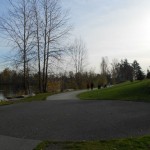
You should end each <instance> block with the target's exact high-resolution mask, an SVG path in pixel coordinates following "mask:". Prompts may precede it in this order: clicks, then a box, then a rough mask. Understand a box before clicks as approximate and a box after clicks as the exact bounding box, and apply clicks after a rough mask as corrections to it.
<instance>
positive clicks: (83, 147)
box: [35, 136, 150, 150]
mask: <svg viewBox="0 0 150 150" xmlns="http://www.w3.org/2000/svg"><path fill="white" fill-rule="evenodd" d="M52 147H55V148H57V149H62V150H149V149H150V137H149V136H145V137H140V138H130V139H119V140H109V141H93V142H92V141H91V142H90V141H84V142H43V143H41V144H40V145H38V146H37V148H35V150H46V149H47V150H50V149H51V148H52Z"/></svg>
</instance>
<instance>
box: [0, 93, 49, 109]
mask: <svg viewBox="0 0 150 150" xmlns="http://www.w3.org/2000/svg"><path fill="white" fill-rule="evenodd" d="M50 95H52V94H51V93H41V94H37V95H35V96H31V97H27V98H23V99H21V100H15V101H13V100H10V101H1V102H0V106H3V105H11V104H16V103H21V102H32V101H43V100H46V98H47V97H48V96H50Z"/></svg>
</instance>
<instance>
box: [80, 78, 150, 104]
mask: <svg viewBox="0 0 150 150" xmlns="http://www.w3.org/2000/svg"><path fill="white" fill-rule="evenodd" d="M79 98H81V99H93V100H133V101H149V102H150V80H144V81H135V82H125V83H122V84H118V85H115V86H113V87H111V88H106V89H101V90H94V91H89V92H85V93H81V94H79Z"/></svg>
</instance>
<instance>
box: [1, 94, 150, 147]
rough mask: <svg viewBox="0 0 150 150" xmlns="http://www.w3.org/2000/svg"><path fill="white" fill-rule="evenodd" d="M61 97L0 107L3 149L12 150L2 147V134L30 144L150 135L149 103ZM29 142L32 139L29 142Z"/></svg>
mask: <svg viewBox="0 0 150 150" xmlns="http://www.w3.org/2000/svg"><path fill="white" fill-rule="evenodd" d="M63 94H67V93H63ZM69 94H71V93H69ZM72 94H73V93H72ZM76 94H77V93H76ZM73 95H74V94H73ZM58 97H59V100H58V99H57V98H58ZM61 97H62V98H61V99H60V95H57V96H56V97H53V98H50V97H49V98H48V99H49V100H47V101H41V102H31V103H20V104H15V105H9V106H3V107H0V116H1V117H0V135H1V136H0V150H9V149H3V148H4V147H5V146H4V144H3V147H2V143H4V142H2V140H3V138H1V137H2V136H5V137H6V138H7V137H14V139H15V138H17V140H19V139H20V140H21V139H22V140H24V142H27V143H28V142H29V141H30V140H29V141H28V139H31V141H32V140H34V142H35V143H34V144H36V143H39V141H41V140H52V141H72V140H75V141H80V140H102V139H112V138H120V137H133V136H141V135H148V134H150V103H142V102H136V103H135V102H126V101H92V100H91V101H81V100H77V99H76V100H74V96H73V98H72V99H73V100H72V99H70V100H64V97H63V95H62V96H61ZM52 99H53V100H52ZM8 139H9V138H8ZM9 140H12V142H10V143H15V142H13V139H11V138H10V139H9ZM21 142H22V141H21ZM5 143H7V141H6V142H5ZM30 144H32V142H29V144H27V145H30ZM16 145H17V144H14V146H16ZM12 147H13V145H12ZM33 147H34V146H33V145H32V146H30V148H33ZM11 150H13V148H11ZM14 150H23V149H19V148H18V149H16V148H14ZM27 150H30V149H29V148H28V149H27Z"/></svg>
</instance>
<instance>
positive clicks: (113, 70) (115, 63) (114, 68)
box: [111, 59, 119, 84]
mask: <svg viewBox="0 0 150 150" xmlns="http://www.w3.org/2000/svg"><path fill="white" fill-rule="evenodd" d="M118 64H119V63H118V60H117V59H113V60H112V63H111V77H112V82H113V84H115V83H116V79H117V76H118Z"/></svg>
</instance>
